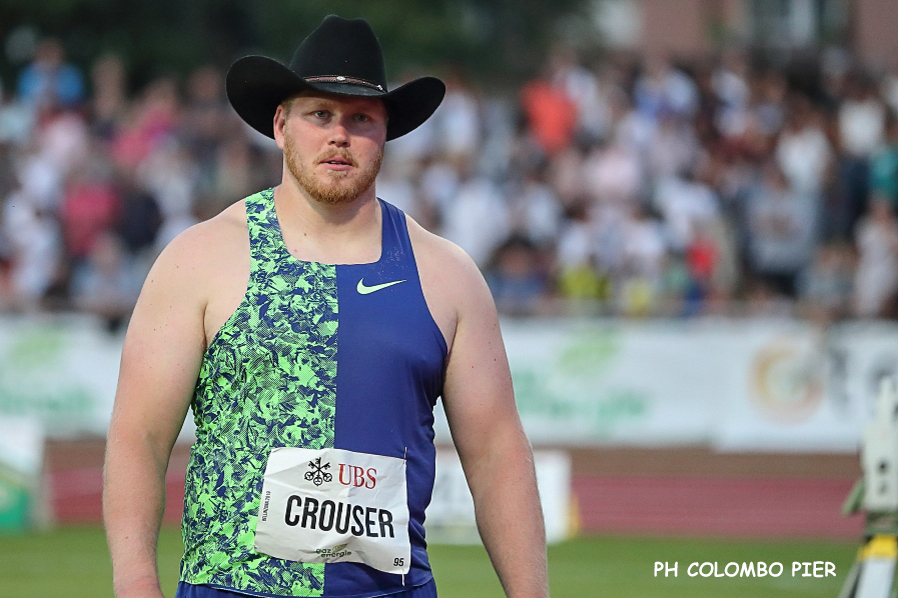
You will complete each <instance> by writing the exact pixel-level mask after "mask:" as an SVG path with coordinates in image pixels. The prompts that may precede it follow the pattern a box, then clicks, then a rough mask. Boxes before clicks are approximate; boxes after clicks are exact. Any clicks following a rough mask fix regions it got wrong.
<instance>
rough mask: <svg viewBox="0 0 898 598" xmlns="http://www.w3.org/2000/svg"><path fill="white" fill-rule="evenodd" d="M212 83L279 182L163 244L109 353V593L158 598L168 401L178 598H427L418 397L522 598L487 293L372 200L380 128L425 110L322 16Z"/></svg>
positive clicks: (431, 90)
mask: <svg viewBox="0 0 898 598" xmlns="http://www.w3.org/2000/svg"><path fill="white" fill-rule="evenodd" d="M227 87H228V97H229V99H230V101H231V103H232V105H233V106H234V108H235V110H236V111H237V113H238V114H239V115H240V116H241V117H242V118H243V119H244V120H245V121H246V122H247V123H249V124H250V125H251V126H253V127H254V128H256V129H257V130H259V131H261V132H262V133H264V134H266V135H268V136H270V137H273V138H274V139H275V140H276V142H277V144H278V147H280V148H281V149H282V150H283V153H284V165H283V177H282V180H281V183H280V184H279V185H278V186H276V187H274V188H273V189H269V190H266V191H262V192H260V193H257V194H255V195H252V196H250V197H247V198H245V199H244V200H241V201H238V202H237V203H235V204H233V205H232V206H230V207H229V208H227V209H225V210H224V211H223V212H222V213H221V214H220V215H218V216H216V217H214V218H212V219H210V220H208V221H206V222H203V223H200V224H198V225H196V226H194V227H192V228H190V229H188V230H187V231H185V232H184V233H183V234H181V235H180V236H179V237H177V238H176V239H175V240H173V241H172V242H171V244H170V245H169V246H168V247H167V248H166V249H165V250H164V251H163V253H162V254H161V255H160V257H159V259H158V260H157V262H156V264H155V265H154V267H153V269H152V271H151V272H150V274H149V276H148V278H147V281H146V283H145V285H144V288H143V291H142V293H141V297H140V299H139V301H138V304H137V306H136V307H135V310H134V313H133V316H132V319H131V322H130V325H129V328H128V333H127V336H126V339H125V346H124V349H123V354H122V364H121V373H120V378H119V385H118V391H117V394H116V400H115V408H114V412H113V418H112V423H111V425H110V429H109V436H108V445H107V447H108V448H107V459H106V471H105V491H104V517H105V523H106V529H107V536H108V540H109V546H110V551H111V554H112V560H113V569H114V580H113V581H114V586H115V591H116V595H117V596H118V598H136V597H152V598H160V597H161V596H162V594H161V591H160V589H159V583H158V576H157V572H156V539H157V537H158V530H159V525H160V520H161V515H162V512H163V506H164V505H163V503H164V487H165V483H164V482H165V474H166V468H167V464H168V460H169V456H170V453H171V449H172V446H173V444H174V442H175V439H176V437H177V435H178V432H179V429H180V426H181V423H182V422H183V420H184V417H185V415H186V413H187V410H188V408H192V410H193V416H194V420H195V421H196V426H197V432H196V435H197V440H196V443H195V445H194V446H193V448H192V450H191V459H190V463H189V466H188V471H187V479H186V497H185V504H184V515H183V523H182V531H183V536H184V546H185V553H184V557H183V560H182V563H181V575H180V584H179V586H178V593H177V596H178V597H180V598H187V597H190V598H222V597H226V596H228V597H233V596H274V597H286V596H325V597H330V596H333V597H338V596H345V597H349V596H352V597H355V598H369V597H375V596H395V597H403V598H412V597H414V598H424V597H433V596H436V588H435V585H434V581H433V576H432V574H431V569H430V565H429V563H428V557H427V551H426V543H425V539H424V511H425V508H426V507H427V505H428V503H429V501H430V496H431V491H432V488H433V480H434V460H435V448H434V445H433V407H434V405H435V403H436V401H437V399H438V398H440V397H442V400H443V402H444V406H445V410H446V413H447V416H448V419H449V423H450V426H451V430H452V436H453V440H454V443H455V445H456V447H457V449H458V452H459V456H460V458H461V461H462V464H463V467H464V470H465V473H466V475H467V479H468V482H469V485H470V488H471V491H472V494H473V497H474V501H475V506H476V513H477V522H478V526H479V530H480V533H481V536H482V538H483V541H484V544H485V546H486V548H487V550H488V551H489V555H490V558H491V559H492V562H493V565H494V566H495V569H496V571H497V573H498V575H499V578H500V580H501V582H502V584H503V587H504V588H505V591H506V593H507V595H508V596H511V597H520V598H524V597H532V598H545V597H546V596H547V595H548V590H547V583H546V558H545V556H546V555H545V534H544V529H543V522H542V513H541V509H540V505H539V498H538V495H537V491H536V483H535V475H534V468H533V462H532V454H531V449H530V446H529V443H528V442H527V439H526V437H525V436H524V433H523V430H522V428H521V424H520V420H519V417H518V413H517V410H516V408H515V403H514V397H513V393H512V385H511V377H510V374H509V369H508V365H507V360H506V357H505V351H504V347H503V343H502V339H501V336H500V332H499V323H498V318H497V315H496V310H495V307H494V305H493V301H492V298H491V297H490V293H489V290H488V289H487V286H486V284H485V283H484V280H483V278H482V276H481V275H480V272H479V271H478V270H477V268H476V266H475V265H474V263H473V262H472V261H471V260H470V259H469V258H468V257H467V255H465V254H464V253H463V252H462V251H461V250H460V249H458V248H457V247H456V246H454V245H452V244H451V243H449V242H448V241H446V240H444V239H441V238H439V237H437V236H435V235H433V234H431V233H429V232H427V231H425V230H424V229H423V228H422V227H421V226H419V225H418V224H417V223H415V222H414V221H413V220H411V219H409V218H407V217H406V216H405V215H404V214H403V213H402V212H401V211H400V210H398V209H397V208H395V207H393V206H392V205H390V204H389V203H387V202H385V201H383V200H380V199H378V198H377V196H376V195H375V184H374V183H375V177H376V176H377V172H378V169H379V167H380V163H381V158H382V156H383V151H384V144H385V142H386V141H388V140H390V139H395V138H396V137H399V136H401V135H404V134H406V133H408V132H409V131H411V130H413V129H414V128H415V127H417V126H419V125H420V124H421V123H423V122H424V121H425V120H426V119H427V118H428V117H429V116H430V115H431V114H432V113H433V111H434V110H436V108H437V106H438V105H439V103H440V101H441V100H442V98H443V95H444V92H445V87H444V85H443V83H442V82H441V81H439V80H438V79H435V78H432V77H424V78H421V79H417V80H415V81H412V82H410V83H408V84H406V85H403V86H402V87H399V88H397V89H395V90H393V91H387V86H386V78H385V76H384V69H383V58H382V55H381V50H380V46H379V44H378V42H377V38H376V37H375V36H374V33H373V32H372V31H371V29H370V27H369V26H368V24H367V23H366V22H365V21H364V20H361V19H357V20H345V19H341V18H339V17H336V16H333V15H332V16H330V17H327V18H326V19H325V20H324V21H323V22H322V24H321V25H320V26H319V27H318V28H317V29H315V31H313V32H312V33H311V34H310V35H309V36H308V37H307V38H306V39H305V40H304V41H303V42H302V44H300V46H299V48H298V49H297V51H296V53H295V55H294V57H293V60H292V62H291V63H290V65H289V67H288V66H285V65H282V64H281V63H279V62H276V61H274V60H271V59H269V58H264V57H260V56H250V57H246V58H242V59H240V60H238V61H237V62H236V63H234V65H232V67H231V69H230V71H229V72H228V79H227Z"/></svg>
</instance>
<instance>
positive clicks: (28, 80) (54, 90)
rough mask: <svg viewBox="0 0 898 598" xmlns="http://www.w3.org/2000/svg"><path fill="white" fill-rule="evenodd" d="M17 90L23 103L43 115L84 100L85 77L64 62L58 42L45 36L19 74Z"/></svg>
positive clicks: (63, 50)
mask: <svg viewBox="0 0 898 598" xmlns="http://www.w3.org/2000/svg"><path fill="white" fill-rule="evenodd" d="M16 91H17V93H18V96H19V99H20V100H21V101H22V102H23V103H24V104H25V105H27V106H28V107H30V108H31V109H32V110H34V111H35V112H37V113H40V114H42V113H46V112H52V111H54V110H57V109H60V108H61V109H69V108H74V107H76V106H78V104H79V103H81V101H82V100H83V99H84V80H83V78H82V76H81V72H80V71H79V70H78V69H77V68H76V67H74V66H72V65H71V64H68V63H66V62H65V49H64V48H63V47H62V44H61V43H60V41H59V40H58V39H55V38H47V39H44V40H42V41H41V42H40V44H38V47H37V51H36V52H35V55H34V60H33V61H32V62H31V64H29V65H28V66H26V67H25V69H24V70H23V71H22V73H21V74H20V75H19V83H18V86H17V88H16Z"/></svg>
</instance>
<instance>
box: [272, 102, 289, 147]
mask: <svg viewBox="0 0 898 598" xmlns="http://www.w3.org/2000/svg"><path fill="white" fill-rule="evenodd" d="M286 124H287V108H286V106H285V105H284V104H278V107H277V110H275V111H274V140H275V142H277V144H278V147H279V148H281V149H284V127H285V126H286Z"/></svg>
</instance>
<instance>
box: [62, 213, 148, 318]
mask: <svg viewBox="0 0 898 598" xmlns="http://www.w3.org/2000/svg"><path fill="white" fill-rule="evenodd" d="M141 282H142V281H141V277H140V275H139V274H138V272H137V270H136V269H135V268H134V266H133V264H132V263H131V261H130V260H129V258H128V254H127V253H126V251H125V248H124V245H123V244H122V242H121V239H119V237H118V236H116V235H115V234H114V233H112V232H111V231H102V232H101V233H100V234H98V235H97V236H96V237H95V238H94V239H93V245H92V246H91V248H90V253H89V255H88V256H87V259H86V260H85V261H84V262H82V263H81V264H79V266H78V268H77V269H76V271H75V275H74V279H73V283H72V290H73V293H72V294H73V297H74V302H75V306H76V307H77V308H78V309H80V310H83V311H86V312H89V313H92V314H95V315H97V316H99V317H101V318H102V319H103V320H104V321H105V322H106V326H107V328H108V329H109V331H110V332H115V331H117V330H118V329H119V327H120V326H121V325H122V323H124V321H125V320H126V319H127V317H128V315H129V314H130V313H131V309H132V308H133V307H134V303H135V302H136V301H137V295H138V294H139V293H140V287H141Z"/></svg>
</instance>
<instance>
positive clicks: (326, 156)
mask: <svg viewBox="0 0 898 598" xmlns="http://www.w3.org/2000/svg"><path fill="white" fill-rule="evenodd" d="M334 158H340V159H341V160H344V161H346V162H348V163H349V164H350V165H351V166H357V164H356V161H355V158H353V157H352V154H351V153H349V151H348V150H345V149H337V150H330V151H327V152H322V153H321V154H319V155H318V156H317V157H316V158H315V161H316V163H317V164H320V163H322V162H327V161H328V160H333V159H334Z"/></svg>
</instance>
